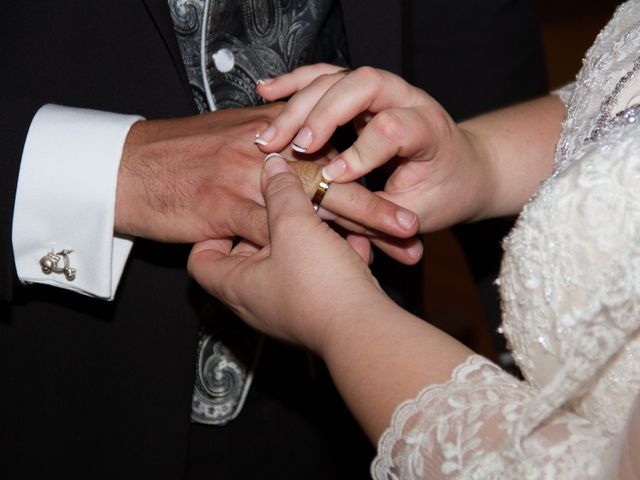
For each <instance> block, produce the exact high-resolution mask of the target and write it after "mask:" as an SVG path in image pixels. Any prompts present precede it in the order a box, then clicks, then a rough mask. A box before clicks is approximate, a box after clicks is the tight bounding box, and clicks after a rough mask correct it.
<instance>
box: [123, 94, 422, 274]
mask: <svg viewBox="0 0 640 480" xmlns="http://www.w3.org/2000/svg"><path fill="white" fill-rule="evenodd" d="M282 107H283V104H270V105H266V106H261V107H252V108H241V109H232V110H221V111H217V112H212V113H208V114H205V115H198V116H194V117H187V118H180V119H171V120H150V121H142V122H138V123H136V124H134V125H133V127H132V128H131V130H130V132H129V135H128V137H127V140H126V143H125V147H124V151H123V156H122V160H121V164H120V171H119V176H118V186H117V196H116V219H115V230H116V232H117V233H121V234H129V235H133V236H138V237H143V238H147V239H151V240H156V241H162V242H185V243H190V242H197V241H201V240H206V239H211V238H229V237H234V236H239V237H242V238H245V239H247V240H249V241H251V242H253V243H255V244H257V245H265V244H266V243H267V242H268V232H267V215H266V210H265V208H264V199H263V197H262V192H261V190H260V174H261V171H262V165H263V160H264V153H263V152H261V151H260V150H258V148H256V146H255V145H254V143H253V141H254V138H255V135H256V133H257V132H260V131H262V130H264V128H265V127H266V126H267V125H268V124H269V122H271V121H272V120H273V118H274V117H275V116H276V115H278V114H279V113H280V112H281V110H282ZM330 153H332V152H330ZM285 154H286V155H287V156H289V157H292V155H293V152H291V151H289V152H285ZM317 159H318V161H320V162H321V163H325V162H327V161H328V160H329V159H328V158H327V157H326V156H325V155H323V154H320V155H319V156H318V158H317ZM356 187H359V188H356ZM315 188H316V186H315V185H314V186H312V189H315ZM325 203H326V205H327V206H328V207H330V208H332V211H333V212H334V214H335V217H337V218H336V219H335V220H336V221H337V223H339V224H341V225H342V226H344V227H346V228H347V229H349V230H352V231H356V232H359V233H367V232H373V233H374V234H375V236H378V235H380V234H384V235H392V236H394V237H401V238H403V239H406V240H404V241H401V242H400V244H398V245H402V246H394V245H393V244H392V245H391V246H390V247H389V249H387V250H388V253H389V254H390V255H392V256H394V257H395V258H397V259H399V260H400V261H403V262H405V263H413V262H415V261H417V259H418V258H419V256H420V254H421V248H419V247H420V245H419V243H418V242H417V240H410V239H408V238H407V237H411V236H412V235H414V234H415V233H416V231H417V228H418V225H417V221H414V222H413V223H412V224H410V225H409V226H407V225H406V222H399V221H398V218H399V217H409V218H413V219H415V215H413V214H412V213H411V212H408V211H407V210H406V209H404V208H401V207H398V206H397V205H395V204H393V203H391V202H389V201H387V200H384V199H382V198H380V197H379V196H377V195H375V194H373V193H371V192H369V191H368V190H366V189H364V188H362V187H360V186H358V185H354V186H353V187H351V186H348V185H346V184H345V185H335V187H333V188H332V189H330V191H329V193H328V195H327V201H326V202H323V206H325ZM403 223H404V224H405V225H403ZM375 241H377V240H375ZM402 242H404V243H402Z"/></svg>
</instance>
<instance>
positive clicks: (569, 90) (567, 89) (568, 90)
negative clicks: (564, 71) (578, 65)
mask: <svg viewBox="0 0 640 480" xmlns="http://www.w3.org/2000/svg"><path fill="white" fill-rule="evenodd" d="M575 86H576V83H575V82H571V83H568V84H566V85H564V86H562V87H560V88H557V89H556V90H553V91H552V92H551V93H552V94H553V95H556V96H558V97H560V100H562V103H564V104H565V105H568V104H569V99H570V98H571V95H573V91H574V89H575Z"/></svg>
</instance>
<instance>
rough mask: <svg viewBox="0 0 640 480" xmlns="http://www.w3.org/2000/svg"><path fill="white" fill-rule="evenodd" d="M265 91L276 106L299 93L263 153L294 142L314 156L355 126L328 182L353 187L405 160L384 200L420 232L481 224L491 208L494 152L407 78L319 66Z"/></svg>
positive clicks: (265, 135) (263, 142) (269, 133)
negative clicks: (408, 215)
mask: <svg viewBox="0 0 640 480" xmlns="http://www.w3.org/2000/svg"><path fill="white" fill-rule="evenodd" d="M258 92H259V93H260V94H261V95H262V96H263V97H264V98H266V99H269V100H275V99H277V98H281V97H286V96H289V95H291V94H294V93H295V95H293V97H292V98H291V99H290V100H289V101H288V103H287V105H286V106H285V108H284V109H283V111H282V113H280V114H279V115H278V116H277V117H276V118H275V119H274V120H273V121H272V122H271V124H270V125H269V127H267V129H265V130H264V131H263V132H262V133H261V135H260V137H258V144H259V145H260V147H261V148H262V150H263V151H265V152H272V151H279V150H281V149H282V148H284V147H285V146H286V145H288V144H289V143H290V142H292V145H293V146H294V148H296V147H297V150H301V151H302V150H304V151H305V152H308V153H313V152H315V151H317V150H319V149H320V148H322V146H323V145H325V143H326V142H327V141H328V140H329V138H330V136H331V135H332V134H333V132H334V131H335V129H336V128H337V127H338V126H340V125H343V124H345V123H347V122H349V121H350V120H354V123H355V126H356V129H357V131H358V134H359V135H358V139H357V140H356V141H355V143H354V144H353V145H352V146H351V147H350V148H348V149H347V150H345V151H344V152H342V153H341V154H340V155H338V156H337V157H336V158H335V159H334V160H333V161H332V162H331V163H330V164H329V166H327V167H325V169H324V174H325V176H326V177H327V178H331V179H333V180H334V181H336V182H347V181H351V180H354V179H356V178H358V177H360V176H362V175H364V174H366V173H368V172H369V171H371V170H373V169H374V168H376V167H378V166H380V165H382V164H384V163H385V162H387V161H388V160H390V159H392V158H394V157H398V158H399V159H400V164H399V165H398V167H397V168H396V170H395V171H394V173H393V174H392V175H391V177H390V178H389V180H388V181H387V184H386V186H385V190H384V192H380V194H381V195H382V196H383V197H384V198H387V199H389V200H391V201H393V202H394V203H397V204H398V205H401V206H403V207H405V208H408V209H410V210H412V211H414V212H416V213H417V214H418V218H419V219H420V230H421V231H432V230H437V229H440V228H443V227H446V226H449V225H451V224H454V223H458V222H461V221H468V220H474V219H478V218H482V217H484V216H486V212H488V211H489V210H490V208H489V206H488V205H489V204H490V203H491V201H492V198H491V196H492V193H493V191H494V187H493V183H494V181H495V180H494V178H493V177H494V176H495V175H494V172H493V171H492V168H491V165H490V162H489V155H488V151H487V150H488V149H487V148H486V147H485V145H484V144H483V143H482V142H481V141H480V140H479V139H478V138H477V137H475V136H473V135H472V134H470V133H469V132H467V131H465V130H463V129H461V128H460V127H458V125H456V123H455V122H454V121H453V120H452V119H451V117H450V116H449V115H448V114H447V113H446V112H445V110H444V109H443V108H442V107H441V106H440V105H439V104H438V103H437V102H436V101H435V100H434V99H433V98H431V97H430V96H429V95H427V94H426V93H425V92H424V91H422V90H420V89H418V88H415V87H413V86H411V85H409V84H408V83H406V82H405V81H404V80H402V79H401V78H400V77H398V76H396V75H393V74H391V73H388V72H385V71H382V70H376V69H374V68H370V67H363V68H359V69H357V70H355V71H353V72H350V73H347V72H345V71H344V70H342V69H340V68H339V67H335V66H331V65H325V64H320V65H312V66H308V67H301V68H299V69H297V70H295V71H293V72H292V73H290V74H286V75H282V76H280V77H277V78H276V79H273V80H272V81H270V82H267V83H261V84H260V85H258ZM296 92H297V93H296Z"/></svg>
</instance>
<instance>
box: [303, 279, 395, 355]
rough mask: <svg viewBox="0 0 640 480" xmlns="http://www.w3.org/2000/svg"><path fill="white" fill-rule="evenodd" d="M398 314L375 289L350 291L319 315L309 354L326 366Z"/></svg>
mask: <svg viewBox="0 0 640 480" xmlns="http://www.w3.org/2000/svg"><path fill="white" fill-rule="evenodd" d="M398 310H400V311H402V310H401V309H400V308H399V307H398V306H397V305H396V304H395V303H394V302H393V300H391V299H390V298H389V297H388V296H387V295H386V294H385V293H384V292H383V291H382V290H381V289H379V288H376V287H373V286H372V288H370V289H368V288H364V289H362V290H361V291H360V292H355V291H353V290H351V291H350V292H349V294H348V296H347V295H345V296H344V298H342V299H340V300H338V301H335V302H332V305H331V309H330V311H329V312H328V314H327V315H324V314H323V315H322V316H323V318H322V323H321V324H322V327H323V328H322V329H321V331H320V332H318V334H317V335H316V336H315V339H314V342H313V343H312V350H313V351H314V352H315V353H316V354H317V355H319V356H320V357H321V358H323V359H324V360H325V361H327V362H329V361H331V359H332V358H334V357H335V356H336V355H337V356H338V357H340V356H341V353H340V352H342V351H343V350H344V349H345V348H353V347H354V346H355V345H357V344H358V343H359V339H362V338H363V337H366V336H367V335H368V333H369V332H370V331H371V330H370V329H371V326H372V325H374V324H378V323H379V322H380V321H383V322H386V321H389V320H391V318H392V317H393V315H394V314H396V313H397V311H398ZM310 343H311V342H310Z"/></svg>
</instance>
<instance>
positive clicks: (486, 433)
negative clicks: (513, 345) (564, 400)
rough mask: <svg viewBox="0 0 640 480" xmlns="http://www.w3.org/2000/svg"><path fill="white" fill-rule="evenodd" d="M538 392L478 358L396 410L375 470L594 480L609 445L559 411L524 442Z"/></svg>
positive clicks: (403, 474)
mask: <svg viewBox="0 0 640 480" xmlns="http://www.w3.org/2000/svg"><path fill="white" fill-rule="evenodd" d="M531 401H535V391H534V390H533V389H532V388H530V387H529V386H528V385H527V384H526V383H524V382H521V381H519V380H517V379H516V378H514V377H512V376H511V375H509V374H508V373H506V372H504V371H503V370H501V369H500V368H499V367H498V366H496V365H495V364H493V363H491V362H490V361H489V360H487V359H485V358H483V357H480V356H477V355H474V356H471V357H469V358H468V359H467V361H466V362H465V363H463V364H462V365H460V366H459V367H458V368H457V369H456V370H455V371H454V373H453V376H452V378H451V380H450V381H449V382H448V383H446V384H443V385H436V386H431V387H427V388H425V389H424V390H423V391H422V392H421V393H420V394H419V395H418V397H417V398H416V399H414V400H411V401H408V402H405V403H403V404H402V405H400V406H399V407H398V409H397V410H396V412H395V414H394V417H393V420H392V424H391V427H390V428H389V429H388V430H387V431H386V432H385V434H384V435H383V436H382V438H381V439H380V443H379V448H378V457H377V458H376V460H375V461H374V463H373V465H372V475H373V477H374V478H376V479H403V480H404V479H453V478H464V479H476V478H478V479H489V478H496V479H497V478H501V479H511V478H513V479H521V478H527V479H529V478H531V479H538V478H541V479H542V478H544V479H552V478H554V479H555V478H562V479H571V478H581V479H587V478H593V475H594V474H596V473H597V472H599V471H601V470H602V468H603V466H602V465H599V464H598V460H597V459H599V458H601V454H602V453H603V451H605V450H606V449H607V447H608V446H609V441H608V440H607V439H606V437H605V436H604V435H603V434H602V432H601V431H600V429H599V428H598V427H597V426H595V425H593V424H591V423H590V422H588V421H586V420H585V419H583V418H580V417H579V416H577V415H575V414H572V413H570V412H568V411H563V410H558V411H557V412H556V414H555V415H554V416H552V417H551V418H550V419H549V420H548V421H547V422H546V423H545V424H543V425H541V427H540V428H538V429H536V430H534V432H532V433H531V434H530V435H528V436H527V437H526V438H517V437H516V435H515V431H516V426H517V424H518V420H519V419H520V418H521V416H522V415H523V413H524V411H525V408H526V406H527V404H528V403H529V402H531Z"/></svg>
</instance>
